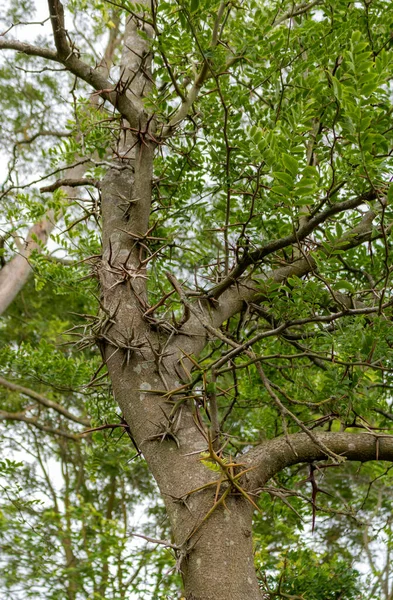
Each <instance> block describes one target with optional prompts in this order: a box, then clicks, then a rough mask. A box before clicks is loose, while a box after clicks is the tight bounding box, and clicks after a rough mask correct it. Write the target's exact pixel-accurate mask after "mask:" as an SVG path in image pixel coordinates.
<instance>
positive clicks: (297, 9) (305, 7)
mask: <svg viewBox="0 0 393 600" xmlns="http://www.w3.org/2000/svg"><path fill="white" fill-rule="evenodd" d="M319 4H322V0H315V1H314V2H310V4H307V3H306V2H302V4H298V5H297V6H293V7H292V8H291V9H290V10H288V11H287V12H286V13H284V14H283V15H282V16H281V17H280V18H279V19H277V21H276V20H274V21H273V23H272V26H273V27H277V25H281V23H284V21H286V20H287V19H292V18H293V17H298V16H299V15H303V14H304V13H306V12H307V11H309V10H310V9H311V8H313V7H314V6H318V5H319Z"/></svg>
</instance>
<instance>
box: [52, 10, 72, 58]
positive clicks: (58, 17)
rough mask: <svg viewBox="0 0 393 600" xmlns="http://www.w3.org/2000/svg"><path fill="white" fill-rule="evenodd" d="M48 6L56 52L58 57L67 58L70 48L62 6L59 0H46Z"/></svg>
mask: <svg viewBox="0 0 393 600" xmlns="http://www.w3.org/2000/svg"><path fill="white" fill-rule="evenodd" d="M48 7H49V14H50V20H51V23H52V31H53V38H54V40H55V46H56V49H57V53H58V55H59V56H60V57H62V58H64V59H67V57H68V56H69V55H70V54H71V53H72V50H71V48H70V44H69V41H68V38H67V32H66V30H65V22H64V7H63V5H62V3H61V2H60V0H48Z"/></svg>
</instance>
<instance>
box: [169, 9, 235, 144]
mask: <svg viewBox="0 0 393 600" xmlns="http://www.w3.org/2000/svg"><path fill="white" fill-rule="evenodd" d="M225 7H226V2H221V3H220V6H219V8H218V11H217V16H216V20H215V22H214V26H213V33H212V39H211V42H210V48H215V47H216V46H217V44H218V29H219V26H220V22H221V19H222V16H223V14H224V10H225ZM201 52H202V56H203V65H202V69H201V70H200V72H199V73H198V75H197V76H196V78H195V81H194V83H193V85H192V88H191V89H190V91H189V93H188V95H187V97H186V98H184V100H183V102H182V103H181V104H180V106H179V108H178V109H177V111H176V112H175V114H174V115H173V117H172V119H171V120H170V121H169V123H168V125H165V127H164V128H163V130H162V133H161V137H162V138H166V137H168V136H170V135H171V133H172V132H173V130H174V129H175V128H176V127H178V126H179V125H180V123H181V122H182V121H183V120H184V119H185V118H186V116H187V115H188V113H189V112H190V110H191V108H192V107H193V105H194V104H195V102H196V100H197V98H198V96H199V92H200V90H201V87H202V86H203V84H204V82H205V81H206V79H207V76H208V73H209V63H208V60H207V58H206V57H205V55H204V53H203V51H202V50H201ZM175 87H176V86H175Z"/></svg>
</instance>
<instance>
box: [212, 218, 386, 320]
mask: <svg viewBox="0 0 393 600" xmlns="http://www.w3.org/2000/svg"><path fill="white" fill-rule="evenodd" d="M375 216H376V214H375V212H374V211H369V212H368V213H366V214H365V216H364V217H363V219H362V220H361V222H360V223H359V224H358V225H357V226H356V227H354V228H353V229H352V230H349V231H347V232H346V233H345V234H344V235H343V236H342V238H341V239H339V240H338V241H337V242H336V244H335V245H334V246H332V248H331V252H334V251H335V250H338V249H340V250H349V249H351V248H355V247H356V246H359V245H360V244H362V243H363V242H365V241H370V240H371V239H373V238H372V236H373V228H372V221H373V219H374V218H375ZM268 245H269V244H268ZM320 252H323V253H325V254H328V252H329V251H328V250H327V249H326V248H325V247H323V246H322V247H321V248H319V249H318V250H315V251H313V252H310V253H309V254H308V255H307V256H306V257H305V258H301V259H299V260H296V261H294V262H293V263H290V264H288V265H284V266H283V267H279V268H278V269H274V270H273V271H270V273H267V274H266V275H260V276H258V277H254V278H253V279H247V280H245V281H244V282H243V283H237V285H236V287H234V286H233V287H232V288H229V286H230V285H231V284H233V283H235V282H234V281H229V280H230V279H231V275H230V276H229V277H228V278H227V279H226V280H224V281H223V282H222V283H221V284H219V285H218V286H217V287H216V288H213V289H212V290H211V292H210V293H208V298H209V297H211V296H212V297H214V290H217V289H218V288H220V286H221V285H222V284H224V283H225V286H223V287H226V289H225V292H224V293H223V294H222V296H221V298H220V303H219V304H218V305H215V310H214V311H211V307H210V305H209V307H208V308H206V309H205V311H206V314H211V316H212V321H213V323H214V325H215V326H218V325H221V324H222V323H223V322H224V321H226V320H227V319H229V317H231V316H233V315H235V314H237V313H238V312H239V311H240V310H241V309H242V306H243V304H244V302H263V301H269V296H268V291H267V292H266V291H264V289H263V288H264V284H267V287H268V284H269V282H271V283H273V282H274V283H282V282H284V281H286V280H287V279H288V277H291V276H293V275H296V276H297V277H303V276H304V275H306V274H307V273H310V272H312V271H314V270H315V269H316V261H315V258H314V256H316V255H317V254H318V253H320ZM235 269H236V267H235ZM219 292H220V294H221V293H222V290H221V289H220V290H219ZM209 309H210V310H209Z"/></svg>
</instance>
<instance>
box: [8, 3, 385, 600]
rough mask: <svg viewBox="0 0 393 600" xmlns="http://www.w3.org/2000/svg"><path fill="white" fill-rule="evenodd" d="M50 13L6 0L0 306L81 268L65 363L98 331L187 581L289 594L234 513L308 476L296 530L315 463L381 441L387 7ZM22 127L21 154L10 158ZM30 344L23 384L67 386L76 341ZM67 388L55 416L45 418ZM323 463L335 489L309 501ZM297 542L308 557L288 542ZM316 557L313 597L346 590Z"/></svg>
mask: <svg viewBox="0 0 393 600" xmlns="http://www.w3.org/2000/svg"><path fill="white" fill-rule="evenodd" d="M113 6H115V8H116V9H117V11H116V12H115V13H111V12H110V10H112V8H113ZM48 8H49V12H48V15H49V16H50V22H51V27H52V34H51V37H50V38H48V39H38V40H37V41H36V43H35V44H34V45H32V44H29V43H26V42H24V41H22V40H18V39H16V38H14V37H13V27H12V25H10V24H9V17H7V16H6V20H7V19H8V22H7V26H5V30H4V33H3V35H2V36H1V38H0V48H1V49H2V50H3V51H4V56H5V63H4V64H5V66H4V69H3V80H4V81H5V85H4V88H3V90H4V91H3V97H4V102H5V111H4V112H3V118H5V119H6V123H7V127H8V129H6V131H8V132H9V134H8V135H9V138H11V139H12V142H13V144H14V146H13V151H12V152H13V157H12V159H11V161H10V162H9V171H8V175H7V177H6V181H5V184H4V189H3V201H4V206H5V213H4V214H5V218H6V219H7V221H8V225H7V226H6V227H5V231H4V242H3V246H4V248H3V263H4V264H3V268H2V270H1V271H0V286H1V291H2V296H1V302H2V309H3V310H5V308H6V307H7V306H8V305H10V303H11V302H12V301H13V300H14V298H15V296H16V294H17V293H18V291H19V290H20V289H21V287H23V285H24V283H25V282H26V280H27V278H28V275H29V273H30V272H31V270H32V269H33V270H34V272H35V280H36V286H38V288H42V287H45V286H47V285H48V282H49V281H51V282H52V285H53V288H52V290H53V292H55V291H57V293H58V294H59V291H58V290H64V289H65V288H67V287H68V289H69V290H70V293H71V290H72V292H73V294H76V293H77V290H78V289H79V288H78V286H79V284H78V283H77V280H78V278H80V277H82V278H83V277H85V276H87V275H88V276H91V277H92V279H91V281H90V280H89V281H88V283H87V284H86V283H85V284H82V285H86V286H87V287H83V289H84V290H85V292H86V293H90V307H88V309H87V310H86V309H85V304H84V307H83V310H81V311H80V312H79V313H78V314H76V315H74V316H73V317H70V316H69V315H67V321H70V320H71V319H72V323H71V328H69V331H68V334H66V339H67V340H68V341H70V339H74V338H75V334H77V342H76V346H75V348H74V349H76V350H79V351H81V352H83V353H84V354H83V358H80V359H79V361H80V369H81V371H82V372H83V369H85V372H86V373H87V371H89V366H88V364H87V363H86V356H91V361H92V363H93V362H94V361H95V360H96V358H95V355H92V354H91V353H92V350H90V346H94V345H95V344H97V345H98V347H99V349H100V352H101V356H102V363H101V364H99V365H95V368H94V370H92V369H91V370H92V373H91V374H92V379H91V382H90V386H91V385H93V387H94V386H96V385H97V383H102V381H103V375H104V374H105V373H106V372H107V373H108V375H109V378H110V381H111V385H112V388H113V393H114V398H115V400H116V402H117V404H118V405H119V407H120V411H121V415H120V418H121V419H124V420H125V422H124V421H122V422H120V425H121V426H123V427H124V425H125V424H127V425H128V429H127V431H128V433H129V434H130V436H131V438H132V440H133V444H134V445H135V446H136V447H137V448H138V450H139V451H140V452H141V453H142V454H143V457H144V459H145V460H146V463H147V465H148V467H149V469H150V471H151V473H152V474H153V476H154V478H155V480H156V482H157V484H158V487H159V489H160V492H161V495H162V498H163V500H164V502H165V506H166V511H167V514H168V517H169V521H170V524H171V530H172V535H173V539H172V541H171V542H170V543H169V547H170V548H172V550H173V551H174V552H175V555H176V568H177V569H178V570H179V571H180V573H181V576H182V579H183V582H184V588H185V592H184V593H185V595H186V597H187V598H188V599H190V600H191V599H194V600H196V599H198V598H203V599H204V600H209V599H213V598H214V599H215V600H220V598H228V597H231V598H233V600H237V599H240V598H244V597H247V598H250V599H253V598H261V597H263V596H264V595H266V594H267V595H268V596H269V597H280V595H281V597H288V595H289V596H290V597H291V596H292V597H296V596H298V597H299V596H301V594H304V593H305V589H304V586H309V590H308V593H309V595H310V597H312V594H314V597H317V596H316V594H317V593H320V591H318V590H315V585H314V590H313V589H312V588H311V587H310V586H312V585H313V582H310V581H308V582H306V581H305V580H304V579H302V576H301V573H300V571H299V569H298V570H297V567H296V561H292V563H291V564H292V566H291V567H290V568H288V569H287V568H286V564H287V563H286V562H285V564H284V567H285V568H284V570H283V573H282V576H281V577H280V578H279V580H278V583H277V585H276V584H274V586H273V587H272V582H271V580H270V579H269V577H270V573H269V568H270V569H273V568H274V566H275V565H272V564H269V561H267V560H266V555H265V554H264V552H263V547H264V545H265V546H266V544H265V543H264V542H263V541H262V542H261V550H260V553H259V555H257V562H258V561H259V565H258V566H260V569H259V570H258V573H259V575H258V573H257V576H256V574H255V569H254V560H253V558H254V551H253V543H252V541H253V540H252V519H253V514H254V512H255V511H258V510H261V509H260V508H259V506H258V502H259V498H260V497H261V495H262V499H261V500H260V502H261V503H262V504H261V506H266V505H267V504H268V503H267V497H265V496H264V494H268V495H269V497H270V498H275V497H278V498H280V499H281V500H284V501H285V502H286V503H287V504H289V506H288V508H290V507H292V509H294V510H295V511H296V510H297V509H296V506H297V505H296V503H297V502H298V501H299V500H301V499H303V500H304V496H305V494H303V493H302V492H301V491H299V490H301V485H306V484H308V485H309V487H310V488H311V497H309V496H306V499H307V498H308V500H309V505H310V508H311V516H312V524H313V527H314V524H315V518H316V512H317V510H319V509H321V508H322V506H323V507H324V510H325V511H327V512H329V513H331V514H333V515H334V514H335V512H337V511H340V510H341V512H342V510H343V508H341V509H340V508H337V506H338V505H337V502H338V500H342V501H344V502H345V499H346V496H345V494H343V490H341V486H339V483H338V482H339V481H340V476H339V475H338V474H340V473H346V474H348V475H347V480H346V481H347V482H348V481H350V482H351V486H355V485H356V483H355V482H357V481H358V478H357V477H359V476H356V475H355V472H354V471H351V468H350V467H348V466H347V464H345V465H343V464H342V463H343V462H344V461H345V460H346V459H347V460H349V461H357V462H360V463H363V462H366V461H368V460H378V461H382V460H388V461H391V460H392V458H393V442H392V438H391V437H390V435H389V431H388V425H389V421H390V420H391V412H390V406H389V399H390V387H389V379H388V377H389V373H390V372H391V368H392V366H391V342H392V330H391V325H390V320H391V303H392V300H391V287H390V272H391V265H390V252H389V250H390V240H389V234H390V227H391V218H392V215H391V199H392V192H391V190H392V187H391V186H390V178H391V175H390V173H391V141H392V129H391V125H390V115H391V98H390V96H391V92H390V78H391V61H392V57H391V50H390V47H391V9H390V6H389V3H387V2H383V1H381V0H380V1H376V0H374V1H372V2H364V3H347V2H340V1H334V2H329V1H321V2H311V3H309V4H307V3H303V4H299V5H297V6H296V5H293V4H292V3H289V2H288V3H286V2H280V3H275V2H271V3H264V4H263V5H260V3H258V2H248V3H247V4H244V5H243V4H237V3H232V2H210V0H208V1H204V2H202V1H201V2H198V1H195V0H192V2H191V3H190V4H188V3H184V2H159V3H153V4H150V2H142V3H139V4H135V5H134V4H130V3H129V2H124V1H122V2H118V3H113V2H108V3H104V4H101V3H94V2H92V3H86V2H78V1H76V0H75V1H73V2H69V3H68V5H67V7H66V8H67V10H68V12H67V14H65V12H64V7H63V5H62V3H61V2H59V1H58V0H49V2H48ZM19 9H20V10H21V11H22V14H20V15H13V19H14V22H16V21H17V20H19V21H23V22H26V21H28V20H29V19H30V14H29V11H31V7H30V6H28V5H27V4H26V5H24V6H23V8H22V7H21V6H19ZM103 25H104V27H105V26H108V28H109V30H110V31H112V34H110V35H109V43H108V44H107V51H104V52H102V51H101V52H100V44H101V43H102V35H103V34H104V33H105V31H104V30H103ZM119 39H121V40H122V42H121V44H120V46H119V48H118V50H116V48H117V44H116V43H115V42H116V41H117V40H119ZM15 51H16V52H17V54H16V55H15ZM15 56H16V59H15ZM112 62H113V67H112V66H111V64H112ZM53 68H55V69H57V70H58V69H60V70H61V75H60V76H59V75H57V78H54V77H53V73H52V71H51V69H53ZM10 90H15V94H12V95H10ZM66 90H71V92H72V93H71V94H70V98H71V103H70V104H69V103H67V102H66V100H64V102H63V97H66V93H65V91H66ZM10 98H12V100H11V99H10ZM7 102H8V104H7ZM60 103H61V110H60V107H59V105H60ZM7 110H8V111H9V112H8V113H7ZM59 125H61V130H60V129H58V126H59ZM15 136H16V137H15ZM48 137H51V138H53V137H54V138H55V139H56V138H57V137H61V138H62V141H61V142H60V143H59V145H57V146H54V147H53V146H48V145H47V143H46V141H45V140H46V139H48ZM21 138H23V139H21ZM24 138H26V139H24ZM15 140H16V141H15ZM37 140H38V142H37ZM24 141H26V142H27V141H29V143H26V144H24ZM31 143H38V144H40V146H39V147H40V148H41V149H42V154H41V156H40V158H39V159H37V161H36V162H35V163H34V173H35V174H34V177H32V173H31V162H30V161H31V158H30V157H31V156H32V155H34V150H33V149H32V147H31ZM8 145H9V143H8ZM7 149H9V148H7ZM82 167H83V168H82ZM37 171H39V172H40V175H39V176H36V172H37ZM16 172H18V177H17V176H16ZM54 177H55V178H58V179H56V180H55V181H53V178H54ZM44 178H51V181H52V183H49V182H45V184H43V179H44ZM37 183H38V185H39V186H40V190H39V189H37V188H36V187H35V186H36V184H37ZM47 183H49V185H47ZM70 188H71V189H73V190H74V193H72V194H71V193H70V191H69V189H70ZM83 189H87V190H88V191H87V192H84V191H82V190H83ZM75 190H77V193H78V194H79V190H80V191H81V193H80V196H78V195H77V194H75ZM52 194H53V195H52ZM99 227H102V229H101V231H99ZM27 231H28V233H26V232H27ZM51 232H52V233H51ZM50 234H51V239H52V240H53V242H54V243H55V245H54V246H53V245H52V246H51V248H55V249H56V251H59V250H60V249H62V250H63V252H62V256H64V257H65V258H62V259H61V260H60V261H57V260H53V256H52V255H51V254H50V250H48V249H46V248H45V244H46V242H47V240H48V237H49V235H50ZM53 242H52V244H53ZM65 259H67V260H71V262H72V264H71V265H70V266H67V265H65V264H64V263H65V262H66V260H65ZM87 265H89V267H90V270H89V272H88V273H86V269H87ZM94 278H95V279H98V281H99V284H98V289H97V284H96V283H94ZM91 305H93V307H92V306H91ZM76 312H78V311H76ZM59 330H60V324H59V327H58V328H57V330H56V334H58V331H59ZM78 336H79V337H78ZM40 345H41V346H42V344H39V345H38V346H37V348H34V349H32V348H31V347H26V348H25V353H26V354H28V355H29V361H31V363H30V365H34V357H35V356H36V360H37V363H39V364H40V366H41V367H42V366H43V367H44V369H45V370H46V372H47V375H46V376H45V377H44V378H43V379H41V383H45V384H50V383H54V382H55V384H56V385H59V380H61V378H63V383H62V384H60V385H63V387H62V388H61V389H62V391H64V388H65V387H67V386H69V385H70V381H69V380H70V378H71V379H72V377H74V378H75V387H77V386H78V384H79V385H81V382H80V381H79V382H78V381H76V379H77V377H78V373H79V371H78V370H76V371H75V362H74V360H78V359H72V358H71V355H69V356H68V355H67V353H66V352H64V353H62V354H60V358H59V360H60V362H59V363H58V364H57V366H55V365H56V357H55V356H52V355H51V353H50V352H48V350H46V354H45V348H42V347H41V348H40ZM40 352H41V354H40ZM61 352H62V351H61ZM18 354H19V355H20V354H22V353H21V352H20V347H18V350H15V347H13V345H12V344H10V345H9V347H8V349H7V351H6V352H5V353H4V357H3V368H4V369H5V370H7V373H8V374H9V375H13V376H14V377H13V378H15V375H16V374H17V375H18V378H21V376H22V375H24V373H23V371H22V370H21V371H19V368H18V370H17V369H16V368H15V365H16V364H17V359H16V358H15V355H18ZM45 358H46V360H47V363H46V362H45ZM61 360H63V361H64V364H65V365H68V364H70V365H71V367H69V368H68V372H67V367H66V366H64V371H63V372H62V371H61V370H59V365H60V363H61ZM68 360H70V361H71V362H70V363H68ZM22 362H23V361H21V365H22ZM50 364H52V373H51V371H50V369H49V368H48V366H49V365H50ZM21 368H22V367H21ZM30 368H31V366H30ZM70 370H71V371H72V373H70V372H69V371H70ZM32 371H34V369H32ZM32 371H31V372H32ZM31 372H30V376H31ZM26 375H27V374H26ZM36 380H38V381H40V379H39V378H37V379H36ZM7 381H8V379H7V380H6V381H5V383H4V384H3V385H4V386H7V385H8V389H9V388H10V385H12V384H10V383H9V382H8V384H7ZM72 384H73V382H71V385H72ZM83 384H84V385H85V386H86V385H87V382H86V381H85V380H84V381H83ZM34 387H35V386H34ZM73 389H74V388H73ZM14 391H19V392H20V391H21V390H20V389H15V388H14ZM33 393H34V391H33ZM38 393H42V392H41V391H40V390H39V391H37V392H36V394H38ZM26 395H28V394H26V393H25V392H24V397H26ZM30 396H31V395H30ZM7 397H8V396H7ZM45 398H46V396H45ZM35 400H36V401H38V403H39V404H40V405H41V406H42V404H43V403H42V402H41V403H40V401H39V400H38V397H37V396H35ZM64 400H66V397H65V398H64ZM79 401H80V394H79V396H78V395H76V396H75V397H74V396H72V397H71V398H69V403H70V404H69V406H67V403H66V404H65V405H63V404H61V410H60V411H59V408H57V414H61V415H62V417H64V418H67V419H68V420H69V419H70V414H65V412H64V411H65V410H66V411H67V412H68V413H70V412H71V409H72V408H73V409H75V408H77V406H78V402H79ZM44 405H45V402H44ZM16 406H17V405H16ZM45 406H46V408H48V409H49V408H50V409H51V410H52V409H53V410H55V412H56V409H55V408H54V407H53V406H49V405H48V402H47V403H46V405H45ZM9 408H10V410H4V411H2V418H4V420H7V421H10V420H13V421H15V420H16V421H25V422H26V423H27V424H28V425H29V426H32V427H36V428H37V429H38V428H41V429H42V428H43V427H46V428H48V426H49V427H51V429H52V431H51V433H55V434H56V435H61V434H60V433H59V432H58V431H57V432H56V431H53V427H52V426H51V425H48V424H47V423H46V422H45V417H44V420H42V414H41V412H40V410H38V409H37V408H36V405H34V407H33V408H31V407H30V406H28V405H26V403H23V405H22V407H18V410H17V411H16V410H15V405H14V406H11V407H9ZM87 409H88V412H89V413H90V418H91V417H93V418H94V419H95V421H97V423H96V422H94V423H91V424H92V425H93V428H95V427H98V426H100V425H102V426H105V427H107V425H108V423H107V422H105V417H104V418H102V413H101V414H100V412H99V411H94V409H93V408H92V407H91V406H89V405H87ZM30 410H31V411H33V412H32V413H31V414H32V415H33V416H27V415H28V413H29V411H30ZM34 411H36V412H34ZM10 413H11V414H10ZM72 414H73V416H74V417H75V413H74V412H73V413H72ZM100 417H101V419H100ZM82 419H83V420H84V419H85V415H84V414H83V412H80V413H78V414H77V415H76V419H75V418H74V419H72V417H71V420H73V422H74V423H75V421H76V423H79V424H80V425H83V426H85V422H84V421H83V423H82V422H81V420H82ZM32 420H33V421H34V423H32ZM100 420H101V422H100ZM109 424H110V423H109ZM73 427H74V426H73ZM90 429H91V427H90ZM79 431H80V430H79ZM63 433H64V432H63ZM73 435H74V436H75V435H77V434H73ZM63 437H64V436H63ZM68 437H69V436H68ZM130 449H131V450H130V452H131V451H132V452H134V449H133V447H132V445H131V440H130ZM119 452H120V450H119ZM36 456H37V459H38V460H39V456H38V455H36ZM304 463H306V464H307V465H308V466H307V469H305V468H304V467H296V465H303V464H304ZM357 466H358V465H357ZM9 468H11V467H9ZM325 472H326V473H327V475H326V479H327V480H328V481H330V482H331V483H330V487H329V489H330V493H332V494H333V496H334V498H333V499H331V498H330V497H329V496H328V497H327V498H326V499H324V500H321V495H322V494H321V493H320V491H321V490H320V487H321V484H320V478H321V477H322V475H324V473H325ZM374 478H375V477H374ZM70 481H72V479H70ZM362 483H363V481H362V480H360V484H362ZM71 485H72V487H74V486H75V485H76V484H75V483H72V484H71ZM337 495H339V496H340V497H339V498H337ZM366 506H367V502H366V500H365V501H364V506H363V507H362V509H363V508H365V507H366ZM344 508H345V506H344ZM384 508H385V507H384ZM97 510H102V507H101V506H100V508H98V509H97ZM386 511H389V506H388V505H387V506H386ZM347 512H348V511H347ZM66 518H67V517H66ZM333 518H334V517H332V519H333ZM382 518H383V517H382ZM389 522H390V521H389ZM262 524H263V520H261V521H260V526H262ZM286 560H287V559H286ZM263 561H265V567H266V570H265V572H263V569H264V567H263ZM304 561H309V564H310V566H312V565H313V563H314V569H316V570H318V562H317V561H316V559H315V557H313V556H311V555H310V553H308V554H307V551H305V553H304V558H303V562H304ZM333 563H334V561H332V567H334V568H336V571H337V573H339V572H340V571H341V573H342V574H343V578H342V580H340V581H342V583H341V584H340V589H337V585H336V584H337V580H336V581H331V580H329V577H327V578H326V579H323V573H322V572H321V570H320V569H319V572H320V573H322V574H321V577H322V578H321V580H320V583H319V585H320V586H322V587H324V586H325V585H329V589H328V590H327V591H326V592H325V597H326V598H333V597H340V594H341V596H342V594H344V596H342V597H347V598H352V597H356V596H355V594H358V592H359V588H358V584H357V582H356V574H355V573H351V572H345V571H344V570H343V568H342V563H340V561H338V563H337V564H336V565H334V564H333ZM106 564H107V563H106ZM67 565H68V566H67V568H69V563H67ZM103 565H105V560H104V563H103ZM102 569H103V572H105V570H104V566H103V567H102ZM106 569H107V570H108V572H109V570H110V568H109V565H107V567H106ZM290 571H291V572H290ZM291 573H292V575H291ZM102 577H104V575H102ZM291 577H292V579H291ZM345 578H346V580H345ZM377 579H378V578H377ZM69 581H70V582H73V581H75V578H72V577H70V578H69ZM389 581H390V580H389V570H388V569H387V572H386V573H385V578H383V577H380V578H379V581H377V583H376V585H377V588H376V589H378V586H379V589H382V588H383V587H384V590H385V591H384V593H385V596H386V597H387V598H388V597H389V593H391V592H390V590H389ZM104 583H105V581H104ZM99 585H102V580H101V584H99ZM302 586H303V589H302ZM113 593H115V592H113ZM116 593H117V592H116ZM337 594H338V596H337ZM71 597H72V596H71ZM319 597H321V596H319Z"/></svg>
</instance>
